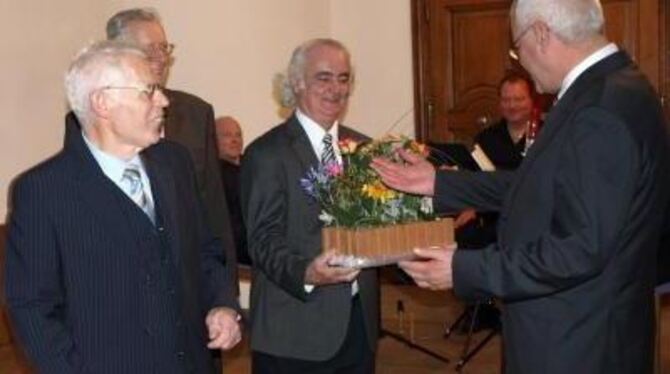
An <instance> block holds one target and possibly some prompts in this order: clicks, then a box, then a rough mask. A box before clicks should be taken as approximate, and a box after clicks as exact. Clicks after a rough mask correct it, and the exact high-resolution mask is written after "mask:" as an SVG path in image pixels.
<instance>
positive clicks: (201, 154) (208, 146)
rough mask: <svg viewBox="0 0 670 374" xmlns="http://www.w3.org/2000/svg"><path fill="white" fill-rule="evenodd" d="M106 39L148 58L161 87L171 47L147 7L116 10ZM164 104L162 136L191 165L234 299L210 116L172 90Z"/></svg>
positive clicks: (230, 245) (228, 229) (203, 105)
mask: <svg viewBox="0 0 670 374" xmlns="http://www.w3.org/2000/svg"><path fill="white" fill-rule="evenodd" d="M106 33H107V39H109V40H123V41H127V42H131V43H134V44H137V45H138V46H139V47H140V48H141V49H143V50H144V51H145V53H146V54H147V55H148V57H149V63H150V66H151V70H152V71H153V73H154V74H155V75H156V77H157V78H158V82H159V83H160V84H162V85H163V86H165V84H166V83H167V79H168V73H169V70H170V65H171V63H172V52H173V50H174V48H175V46H174V44H171V43H169V42H168V41H167V37H166V34H165V30H164V29H163V25H162V23H161V19H160V16H159V15H158V13H156V11H155V10H153V9H149V8H132V9H125V10H122V11H119V12H118V13H116V14H115V15H113V16H112V17H111V18H110V19H109V20H108V21H107V27H106ZM163 92H164V93H165V96H166V97H167V98H168V99H169V100H170V105H169V106H168V107H167V108H166V109H165V123H164V131H165V132H164V135H165V138H166V139H168V140H173V141H175V142H177V143H180V144H181V145H183V146H185V147H186V148H187V149H188V150H189V152H190V154H191V157H192V159H193V162H194V163H195V172H196V180H197V182H198V190H199V192H200V196H201V198H202V201H203V205H204V207H205V212H206V214H207V218H208V223H209V227H210V229H211V230H212V232H213V233H214V234H215V235H216V236H218V237H220V238H221V241H222V243H223V250H224V251H225V255H226V273H227V277H228V282H227V284H228V286H230V287H231V288H230V289H229V290H228V292H230V293H231V294H233V295H235V294H237V284H238V283H237V281H238V279H237V254H236V251H235V244H234V240H233V234H232V232H233V231H232V226H231V222H230V215H229V209H228V203H227V202H226V201H227V200H226V196H225V190H224V187H223V184H222V182H221V176H220V169H219V162H218V156H217V155H218V152H217V149H216V136H215V131H214V111H213V109H212V106H211V105H210V104H209V103H207V102H205V101H204V100H202V99H201V98H199V97H197V96H195V95H192V94H189V93H186V92H183V91H177V90H171V89H164V90H163Z"/></svg>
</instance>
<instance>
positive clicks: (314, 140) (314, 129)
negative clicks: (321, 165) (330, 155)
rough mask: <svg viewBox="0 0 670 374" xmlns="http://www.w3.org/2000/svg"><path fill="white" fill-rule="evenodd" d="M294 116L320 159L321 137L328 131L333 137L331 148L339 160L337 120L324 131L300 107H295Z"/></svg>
mask: <svg viewBox="0 0 670 374" xmlns="http://www.w3.org/2000/svg"><path fill="white" fill-rule="evenodd" d="M295 116H296V118H297V119H298V122H299V123H300V126H302V128H303V130H305V132H306V133H307V137H308V138H309V143H310V144H311V145H312V149H313V150H314V152H315V153H316V155H317V158H319V160H320V159H321V154H322V153H323V137H324V136H326V133H329V134H331V135H332V137H333V149H334V150H335V157H336V158H337V159H338V161H340V160H341V158H342V156H341V155H340V148H339V147H338V145H337V140H338V139H339V138H338V134H339V127H340V124H339V121H335V123H333V125H332V126H331V127H330V129H328V131H326V130H325V129H324V128H323V127H321V125H319V124H318V123H316V122H315V121H314V120H313V119H311V118H309V117H308V116H307V115H306V114H305V113H303V112H302V111H301V110H300V109H298V108H296V110H295Z"/></svg>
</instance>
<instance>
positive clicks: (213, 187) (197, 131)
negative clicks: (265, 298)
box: [165, 90, 237, 294]
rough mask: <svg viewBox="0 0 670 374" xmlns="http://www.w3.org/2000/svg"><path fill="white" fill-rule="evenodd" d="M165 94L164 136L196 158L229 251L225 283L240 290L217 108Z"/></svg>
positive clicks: (216, 229) (210, 214) (210, 212)
mask: <svg viewBox="0 0 670 374" xmlns="http://www.w3.org/2000/svg"><path fill="white" fill-rule="evenodd" d="M165 95H166V96H167V98H168V99H169V100H170V105H169V106H168V107H167V109H166V117H165V138H166V139H168V140H172V141H175V142H177V143H179V144H181V145H183V146H184V147H186V149H188V151H189V154H190V155H191V158H192V159H193V163H194V165H195V176H196V180H197V181H198V191H199V192H200V196H201V198H202V201H203V205H204V207H205V213H206V215H207V222H208V223H209V227H210V229H211V230H212V232H213V233H214V235H216V236H218V237H220V238H221V242H222V243H223V248H224V251H225V254H226V273H227V278H228V282H226V284H227V286H229V287H231V288H230V289H229V292H232V293H233V294H237V254H236V251H235V241H234V239H233V232H232V226H231V223H230V215H229V210H228V203H227V201H226V194H225V190H224V188H223V184H222V183H221V172H220V170H219V158H218V152H217V150H216V137H215V133H214V130H215V129H214V111H213V109H212V106H211V105H210V104H209V103H207V102H205V101H204V100H202V99H201V98H199V97H197V96H194V95H191V94H188V93H186V92H182V91H176V90H165Z"/></svg>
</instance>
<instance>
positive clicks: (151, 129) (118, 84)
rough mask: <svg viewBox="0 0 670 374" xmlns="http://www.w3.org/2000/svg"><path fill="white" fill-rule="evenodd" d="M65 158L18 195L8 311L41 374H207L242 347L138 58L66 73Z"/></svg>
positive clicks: (178, 157)
mask: <svg viewBox="0 0 670 374" xmlns="http://www.w3.org/2000/svg"><path fill="white" fill-rule="evenodd" d="M65 82H66V91H67V96H68V101H69V103H70V106H71V108H72V110H73V111H74V113H75V114H76V117H77V118H76V119H75V118H74V117H72V116H70V117H69V121H68V123H67V126H68V128H69V129H68V131H67V134H68V137H67V139H66V141H65V145H64V148H63V150H62V151H61V152H60V153H58V154H57V155H55V156H54V157H52V158H50V159H49V160H47V161H45V162H43V163H42V164H40V165H38V166H36V167H34V168H33V169H31V170H29V171H27V172H26V173H25V174H24V175H22V176H21V177H20V178H19V179H18V181H17V182H16V185H15V188H14V196H13V204H12V208H13V209H12V212H11V216H10V221H9V238H8V244H7V259H6V261H7V263H6V291H7V304H8V306H9V311H10V315H11V319H12V322H13V324H14V327H15V331H16V333H17V340H18V342H19V343H20V344H21V345H22V347H23V348H24V349H25V351H26V353H27V354H28V357H29V358H30V360H31V361H32V363H33V364H34V365H35V366H36V368H37V369H38V371H39V372H40V373H54V374H56V373H57V374H64V373H110V374H111V373H114V374H116V373H138V374H140V373H187V372H189V373H191V372H193V373H213V372H214V367H213V364H212V362H211V356H210V354H209V352H208V349H207V348H211V349H227V348H230V347H232V346H234V345H235V344H236V343H237V342H238V341H239V340H240V328H239V324H238V320H239V315H238V314H237V311H236V310H235V307H236V305H237V303H236V300H235V299H234V298H231V297H230V295H229V294H228V293H226V292H225V291H224V290H225V285H224V283H225V282H226V281H227V278H226V275H225V270H224V266H223V260H224V259H223V255H222V253H221V250H220V248H221V245H220V242H219V241H218V240H217V239H216V238H215V237H213V236H212V235H211V234H210V232H209V229H208V228H207V225H206V223H205V217H204V213H203V211H202V208H201V203H200V200H199V198H198V195H197V190H196V186H195V183H194V182H193V181H194V176H193V175H194V171H193V166H192V162H191V161H190V159H189V157H188V154H187V152H186V150H185V149H183V148H182V147H181V146H179V145H177V144H174V143H171V142H167V141H164V142H160V143H158V144H157V145H154V146H152V145H153V144H156V143H157V142H158V141H159V139H160V134H161V127H162V120H163V109H164V108H165V107H166V106H167V105H168V100H167V98H166V97H165V96H164V95H163V93H162V91H161V89H160V85H159V84H158V79H157V78H156V77H155V75H154V74H153V73H152V72H151V70H150V68H149V63H148V60H147V58H146V55H145V54H144V52H143V51H142V50H140V49H138V48H136V47H134V46H131V45H126V44H121V43H118V42H102V43H98V44H95V45H93V46H91V47H90V48H88V49H86V50H84V51H83V52H82V53H81V54H80V55H79V56H78V57H77V58H76V59H75V61H74V62H73V63H72V65H71V67H70V69H69V70H68V73H67V75H66V79H65Z"/></svg>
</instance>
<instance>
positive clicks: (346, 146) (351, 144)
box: [338, 138, 358, 155]
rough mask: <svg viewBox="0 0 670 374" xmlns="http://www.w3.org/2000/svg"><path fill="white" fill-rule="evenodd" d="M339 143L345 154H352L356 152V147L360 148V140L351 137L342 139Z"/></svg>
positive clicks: (341, 150)
mask: <svg viewBox="0 0 670 374" xmlns="http://www.w3.org/2000/svg"><path fill="white" fill-rule="evenodd" d="M338 145H339V146H340V152H342V154H343V155H347V154H352V153H354V152H356V148H358V142H357V141H355V140H353V139H349V138H346V139H342V140H340V142H339V143H338Z"/></svg>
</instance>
